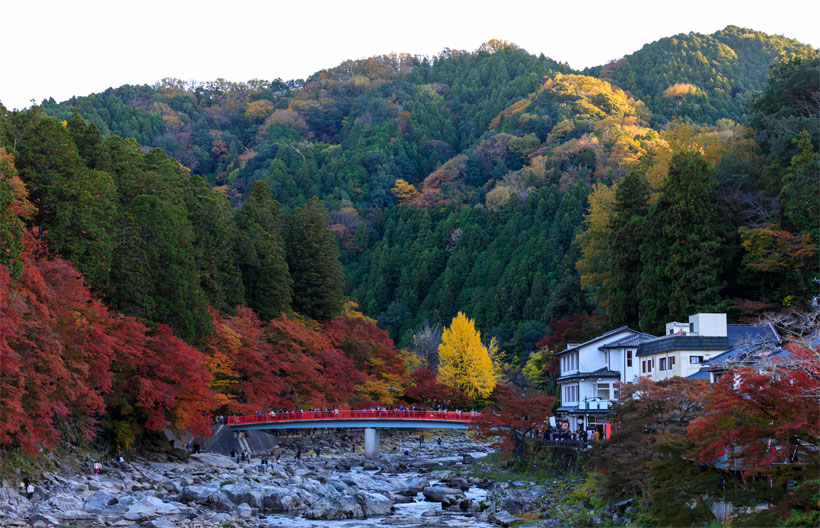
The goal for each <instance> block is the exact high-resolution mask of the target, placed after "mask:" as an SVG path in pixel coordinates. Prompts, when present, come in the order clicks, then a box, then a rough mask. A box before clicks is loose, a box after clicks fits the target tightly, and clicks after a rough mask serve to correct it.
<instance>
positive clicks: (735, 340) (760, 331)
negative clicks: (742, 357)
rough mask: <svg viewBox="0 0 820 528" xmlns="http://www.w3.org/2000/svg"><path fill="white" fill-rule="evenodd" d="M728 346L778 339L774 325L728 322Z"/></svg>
mask: <svg viewBox="0 0 820 528" xmlns="http://www.w3.org/2000/svg"><path fill="white" fill-rule="evenodd" d="M726 335H727V336H728V338H729V347H732V348H733V347H736V346H738V345H745V344H749V343H760V342H761V341H780V336H779V335H777V332H776V331H775V329H774V327H772V325H769V324H730V325H726Z"/></svg>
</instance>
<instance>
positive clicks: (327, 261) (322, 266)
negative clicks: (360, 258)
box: [285, 197, 344, 321]
mask: <svg viewBox="0 0 820 528" xmlns="http://www.w3.org/2000/svg"><path fill="white" fill-rule="evenodd" d="M285 247H286V249H287V250H286V254H287V261H288V268H289V269H290V270H291V276H292V277H293V307H294V309H295V310H296V311H297V312H299V313H302V314H304V315H307V316H309V317H312V318H314V319H317V320H319V321H327V320H330V319H332V318H333V317H335V316H336V315H339V314H340V313H341V311H342V304H343V303H344V274H343V273H342V265H341V263H340V262H339V247H338V245H337V242H336V237H335V235H334V234H333V232H332V231H331V230H330V226H329V225H328V220H327V212H326V211H325V208H324V206H323V205H322V202H320V201H319V199H318V198H316V197H314V198H311V200H310V201H309V202H308V203H307V205H306V206H305V207H304V208H296V209H294V210H293V212H291V214H290V216H289V217H288V221H287V230H286V235H285Z"/></svg>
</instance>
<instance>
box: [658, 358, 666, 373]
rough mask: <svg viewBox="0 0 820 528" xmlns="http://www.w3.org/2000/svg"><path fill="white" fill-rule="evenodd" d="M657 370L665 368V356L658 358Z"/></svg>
mask: <svg viewBox="0 0 820 528" xmlns="http://www.w3.org/2000/svg"><path fill="white" fill-rule="evenodd" d="M658 370H666V358H660V359H659V360H658Z"/></svg>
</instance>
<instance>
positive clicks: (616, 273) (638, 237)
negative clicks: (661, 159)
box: [603, 171, 650, 326]
mask: <svg viewBox="0 0 820 528" xmlns="http://www.w3.org/2000/svg"><path fill="white" fill-rule="evenodd" d="M649 191H650V188H649V185H648V184H647V183H646V180H644V179H643V177H642V176H640V175H639V174H638V173H637V172H635V171H631V172H629V173H628V174H627V175H626V176H624V178H623V179H622V180H621V181H620V182H619V183H618V187H617V189H616V191H615V210H614V214H613V216H612V218H611V219H610V222H609V229H610V230H611V233H612V234H611V237H610V245H611V253H610V254H611V258H610V261H609V273H610V280H609V283H608V284H607V286H606V288H605V289H604V292H603V295H604V297H605V299H606V303H607V306H608V308H609V319H610V321H611V322H612V324H613V325H615V326H621V325H629V326H636V325H637V324H638V322H639V321H640V311H639V309H638V306H639V305H638V297H637V295H636V289H637V286H638V282H639V281H640V276H641V264H642V259H641V244H642V242H643V240H644V227H645V221H646V215H647V213H648V212H649Z"/></svg>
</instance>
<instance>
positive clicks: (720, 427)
mask: <svg viewBox="0 0 820 528" xmlns="http://www.w3.org/2000/svg"><path fill="white" fill-rule="evenodd" d="M787 347H788V348H789V349H790V351H791V357H789V358H786V359H776V360H773V361H772V362H771V363H768V364H764V365H761V367H759V368H757V369H751V368H744V369H739V370H736V371H732V370H730V371H729V372H727V373H726V374H725V375H723V376H722V377H721V379H720V380H719V381H718V382H717V383H716V384H715V385H714V386H713V389H712V391H711V392H710V394H709V396H708V399H707V406H706V410H705V412H704V414H703V416H701V417H699V418H697V419H696V420H694V422H693V423H692V425H691V426H689V428H688V434H689V437H690V438H691V439H692V440H694V441H695V442H697V444H698V450H699V451H698V456H699V458H700V460H702V461H704V462H711V461H713V460H715V459H718V458H721V457H723V456H727V457H728V458H729V460H730V461H736V462H737V463H738V465H739V466H740V467H742V468H743V470H744V472H745V474H746V475H747V476H748V475H751V474H752V473H755V472H757V471H764V472H771V471H774V469H775V466H776V465H778V464H779V463H783V462H785V461H787V460H788V461H795V460H796V461H801V460H802V461H803V462H804V463H807V466H808V467H815V468H816V463H817V452H816V451H815V449H816V446H818V445H820V407H818V405H817V397H818V394H820V357H818V354H817V352H816V351H812V350H809V349H807V348H805V347H802V346H799V345H795V344H792V345H787ZM812 446H815V447H812Z"/></svg>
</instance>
